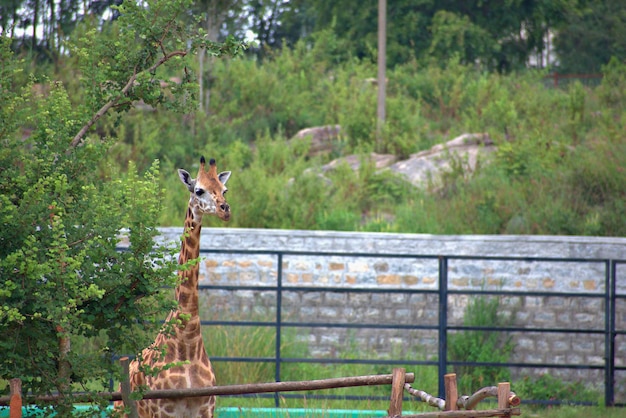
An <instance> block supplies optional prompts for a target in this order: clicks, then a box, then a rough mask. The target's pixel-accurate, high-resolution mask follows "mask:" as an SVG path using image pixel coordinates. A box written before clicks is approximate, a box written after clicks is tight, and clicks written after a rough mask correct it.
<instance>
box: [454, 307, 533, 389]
mask: <svg viewBox="0 0 626 418" xmlns="http://www.w3.org/2000/svg"><path fill="white" fill-rule="evenodd" d="M513 319H514V318H511V317H509V316H505V315H503V314H502V313H501V306H500V300H499V299H498V298H497V297H487V296H478V297H473V298H471V299H470V300H468V303H467V307H466V308H465V315H464V316H463V325H464V326H473V327H498V328H502V327H506V326H507V325H511V324H512V322H513ZM513 348H514V345H513V343H512V341H511V337H510V336H509V335H507V334H506V333H502V332H493V331H481V330H476V331H460V332H457V333H454V334H452V335H451V336H450V338H449V342H448V350H449V353H448V354H449V357H450V360H451V361H463V362H487V363H506V362H509V361H510V360H511V355H512V354H513ZM454 372H455V373H456V374H457V376H458V378H459V382H458V387H459V392H460V393H463V394H468V393H473V392H474V391H476V390H477V389H480V388H482V387H485V386H490V385H494V384H496V383H497V382H509V381H510V380H511V373H510V371H509V369H508V368H506V367H498V366H455V367H454ZM529 399H535V398H529Z"/></svg>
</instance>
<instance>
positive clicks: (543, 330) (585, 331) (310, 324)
mask: <svg viewBox="0 0 626 418" xmlns="http://www.w3.org/2000/svg"><path fill="white" fill-rule="evenodd" d="M200 323H201V325H222V326H235V327H250V326H255V327H256V326H259V327H275V326H276V322H270V321H211V320H203V321H201V322H200ZM281 325H282V327H289V328H349V329H405V330H433V331H434V330H438V329H439V326H438V325H408V324H370V323H356V322H355V323H344V324H338V323H333V322H285V321H282V322H281ZM447 329H448V331H489V332H515V333H519V332H523V333H531V332H534V333H548V334H550V333H554V334H605V331H604V330H601V329H575V328H525V327H481V326H468V325H449V326H448V327H447ZM615 333H616V334H626V330H624V331H615Z"/></svg>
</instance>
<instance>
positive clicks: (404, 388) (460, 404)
mask: <svg viewBox="0 0 626 418" xmlns="http://www.w3.org/2000/svg"><path fill="white" fill-rule="evenodd" d="M126 360H127V359H126ZM414 381H415V375H414V374H413V373H406V371H405V369H403V368H396V369H393V373H392V374H388V375H370V376H353V377H343V378H335V379H322V380H307V381H294V382H275V383H257V384H245V385H229V386H208V387H202V388H193V389H168V390H151V391H146V392H145V393H143V399H168V398H181V397H196V396H219V395H243V394H255V393H268V392H293V391H305V390H306V391H310V390H322V389H335V388H345V387H355V386H373V385H391V396H390V398H389V409H388V415H387V418H397V417H403V418H434V417H441V418H444V417H447V418H455V417H458V418H474V417H476V418H478V417H510V416H513V415H521V411H520V408H519V407H518V406H519V405H520V402H521V401H520V399H519V397H518V396H517V395H516V394H515V393H513V392H511V390H510V384H509V383H508V382H506V383H499V384H498V386H492V387H485V388H482V389H480V390H478V391H477V392H475V393H474V394H472V395H471V396H459V395H458V392H457V381H456V375H455V374H453V373H452V374H447V375H446V376H445V399H441V398H436V397H434V396H431V395H429V394H428V393H426V392H424V391H422V390H416V389H414V388H412V387H411V383H413V382H414ZM122 386H123V388H124V391H123V392H102V393H99V394H98V397H102V398H105V399H108V400H110V401H117V400H124V402H125V404H126V406H127V407H129V408H128V409H130V411H131V412H130V415H129V416H130V417H131V418H134V417H137V411H136V408H135V405H134V401H132V400H131V397H130V386H129V385H126V384H123V385H122ZM10 387H11V395H10V396H9V397H1V398H0V405H7V404H8V405H9V410H10V415H9V416H10V418H21V417H22V404H23V403H24V402H23V400H22V393H21V382H20V380H19V379H12V380H11V381H10ZM405 392H406V393H409V394H410V395H412V396H414V397H416V398H418V400H421V401H423V402H425V403H427V404H428V405H430V406H433V407H435V408H438V409H439V411H436V412H426V413H422V414H418V415H402V402H403V399H404V394H405ZM487 397H496V398H497V401H498V405H497V408H495V409H487V410H479V411H476V410H474V408H475V407H476V405H477V404H478V403H479V402H480V401H481V400H483V399H485V398H487ZM58 399H59V398H58V396H39V397H35V398H33V399H29V401H31V400H32V401H34V402H42V403H49V402H54V401H55V400H57V401H58ZM75 399H76V401H80V400H81V395H76V396H75ZM84 400H85V401H89V400H93V395H90V396H89V397H86V396H85V398H84Z"/></svg>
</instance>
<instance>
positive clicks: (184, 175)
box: [178, 168, 196, 192]
mask: <svg viewBox="0 0 626 418" xmlns="http://www.w3.org/2000/svg"><path fill="white" fill-rule="evenodd" d="M178 177H180V181H182V182H183V184H184V185H185V186H187V189H188V190H189V191H190V192H193V189H194V187H195V186H196V180H195V179H193V178H192V177H191V174H189V173H188V172H187V171H185V170H183V169H182V168H179V169H178Z"/></svg>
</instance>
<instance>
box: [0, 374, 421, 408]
mask: <svg viewBox="0 0 626 418" xmlns="http://www.w3.org/2000/svg"><path fill="white" fill-rule="evenodd" d="M414 381H415V374H413V373H406V375H405V382H406V383H412V382H414ZM392 382H393V374H383V375H369V376H353V377H339V378H333V379H321V380H304V381H292V382H273V383H250V384H244V385H227V386H207V387H203V388H194V389H167V390H148V391H146V392H143V394H142V395H143V399H169V398H181V397H197V396H220V395H246V394H254V393H268V392H299V391H307V390H321V389H335V388H346V387H355V386H380V385H391V384H392ZM405 382H402V385H404V383H405ZM94 398H100V399H102V398H104V399H107V400H109V401H119V400H122V393H121V392H99V393H97V394H95V395H93V394H91V395H90V394H75V395H74V398H73V400H74V401H75V402H90V401H93V400H94ZM10 400H11V398H10V397H9V396H4V397H0V405H9V403H10ZM26 400H27V401H29V402H41V403H54V402H55V401H58V400H59V395H45V396H35V397H29V398H27V399H26Z"/></svg>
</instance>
